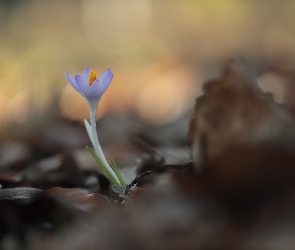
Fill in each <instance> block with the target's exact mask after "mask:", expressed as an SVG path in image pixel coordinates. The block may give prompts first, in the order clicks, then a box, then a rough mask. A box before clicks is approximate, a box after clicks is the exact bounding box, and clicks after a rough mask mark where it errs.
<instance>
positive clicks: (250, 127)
mask: <svg viewBox="0 0 295 250" xmlns="http://www.w3.org/2000/svg"><path fill="white" fill-rule="evenodd" d="M203 92H204V94H203V95H202V96H200V97H198V98H197V100H196V105H195V112H194V115H193V118H192V120H191V123H190V129H189V137H190V140H191V143H192V154H193V160H194V164H195V168H196V169H197V170H200V169H201V168H202V167H203V166H204V165H206V162H207V160H210V159H212V157H214V156H215V155H217V154H218V153H219V152H220V151H221V150H222V149H223V148H224V147H226V146H232V145H237V144H257V143H262V142H264V143H267V142H270V141H273V140H276V139H277V138H278V137H280V136H281V135H282V134H283V133H286V131H288V130H290V129H291V128H292V126H293V125H294V122H293V117H292V115H291V114H290V113H289V111H288V110H287V109H285V108H284V107H283V106H281V105H279V104H277V103H275V102H274V101H273V98H272V96H271V95H270V94H267V93H263V92H262V91H261V89H260V88H259V86H258V84H257V82H256V80H255V78H254V77H253V74H252V72H251V71H250V70H249V69H248V68H247V67H246V65H245V64H244V63H242V62H240V61H235V62H232V63H230V64H229V65H227V66H226V68H225V70H224V72H223V74H222V76H221V78H219V79H216V80H213V81H210V82H207V83H205V84H204V85H203Z"/></svg>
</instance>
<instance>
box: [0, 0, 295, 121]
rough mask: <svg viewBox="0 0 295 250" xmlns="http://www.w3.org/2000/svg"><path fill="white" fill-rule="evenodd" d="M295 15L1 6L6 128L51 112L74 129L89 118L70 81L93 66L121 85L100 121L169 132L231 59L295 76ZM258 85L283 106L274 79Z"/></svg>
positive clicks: (257, 7) (152, 4)
mask: <svg viewBox="0 0 295 250" xmlns="http://www.w3.org/2000/svg"><path fill="white" fill-rule="evenodd" d="M294 9H295V2H294V1H291V0H290V1H288V0H286V1H278V0H277V1H274V0H273V1H270V0H260V1H246V0H223V1H216V0H199V1H191V0H179V1H177V0H172V1H168V0H163V1H159V0H126V1H122V0H84V1H83V0H75V1H73V0H63V1H60V0H52V1H45V0H23V1H10V0H6V1H1V2H0V51H1V54H0V55H1V56H0V122H1V127H5V126H7V125H9V124H11V123H16V124H19V123H26V122H28V121H30V120H32V119H33V117H38V116H39V115H42V114H43V112H44V110H45V109H48V108H50V105H52V103H58V105H59V110H60V111H61V112H62V115H63V116H65V117H67V118H69V119H78V120H82V119H83V118H85V117H87V116H88V110H87V106H86V103H85V102H84V100H83V98H82V97H81V96H79V94H77V93H76V92H75V91H74V90H73V89H72V88H70V86H69V85H68V83H67V82H66V80H65V78H64V72H65V71H67V72H68V73H70V74H74V73H76V72H80V73H81V72H82V70H83V69H84V68H85V67H87V66H89V67H92V68H93V69H94V70H95V71H96V72H97V74H100V73H101V72H102V71H103V70H105V69H106V68H108V67H110V68H111V69H112V70H113V72H114V75H115V77H114V81H113V83H112V84H111V87H110V88H109V90H108V91H107V92H106V94H105V96H104V98H103V100H102V102H101V105H100V107H99V114H100V116H101V115H105V114H110V113H116V112H133V113H134V114H135V115H136V116H138V117H139V118H141V119H143V121H145V122H148V123H151V124H156V125H157V124H165V123H169V122H172V121H174V120H175V119H177V118H178V117H179V116H180V115H182V114H183V113H185V112H187V111H189V110H190V109H192V107H193V104H194V98H195V97H196V96H197V95H198V94H199V93H200V85H201V83H202V82H203V81H204V80H205V79H208V78H212V77H214V76H216V75H217V70H218V69H219V66H220V65H222V63H223V62H224V61H225V60H227V59H229V58H231V57H235V56H243V57H246V58H247V59H249V60H252V62H260V61H263V62H266V63H267V64H269V65H273V66H275V67H277V68H280V69H282V70H290V69H294V67H295V15H294ZM259 79H260V82H261V84H262V85H263V86H264V88H265V89H272V90H274V91H275V92H276V93H278V94H276V95H277V97H276V98H277V100H278V101H280V100H283V98H284V93H283V92H282V90H281V86H280V84H281V82H282V81H281V79H280V78H279V77H278V76H277V75H274V74H270V73H265V75H261V76H260V78H259ZM265 82H270V84H269V86H268V84H265ZM265 85H266V86H265Z"/></svg>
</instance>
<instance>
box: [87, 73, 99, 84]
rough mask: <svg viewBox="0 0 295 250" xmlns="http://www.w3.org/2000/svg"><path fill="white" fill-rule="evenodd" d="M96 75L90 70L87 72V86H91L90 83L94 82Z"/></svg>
mask: <svg viewBox="0 0 295 250" xmlns="http://www.w3.org/2000/svg"><path fill="white" fill-rule="evenodd" d="M96 78H97V77H96V73H95V72H94V71H93V70H90V72H89V78H88V85H89V86H91V85H92V83H93V82H94V81H95V80H96Z"/></svg>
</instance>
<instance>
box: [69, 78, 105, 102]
mask: <svg viewBox="0 0 295 250" xmlns="http://www.w3.org/2000/svg"><path fill="white" fill-rule="evenodd" d="M75 79H76V82H77V85H79V87H80V89H81V91H80V94H81V95H83V96H84V98H85V99H86V101H87V102H89V103H98V102H99V100H100V98H101V94H100V93H101V91H99V90H98V89H97V88H93V85H92V86H88V82H86V81H85V80H84V79H83V77H82V76H80V75H76V77H75Z"/></svg>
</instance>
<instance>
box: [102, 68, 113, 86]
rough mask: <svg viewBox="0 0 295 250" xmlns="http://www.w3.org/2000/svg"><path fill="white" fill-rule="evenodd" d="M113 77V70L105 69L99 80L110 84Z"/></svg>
mask: <svg viewBox="0 0 295 250" xmlns="http://www.w3.org/2000/svg"><path fill="white" fill-rule="evenodd" d="M112 79H113V72H112V71H111V70H110V69H107V70H105V71H104V72H103V73H102V74H101V75H100V77H99V80H100V81H102V82H103V83H105V84H107V85H108V86H109V85H110V83H111V81H112Z"/></svg>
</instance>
